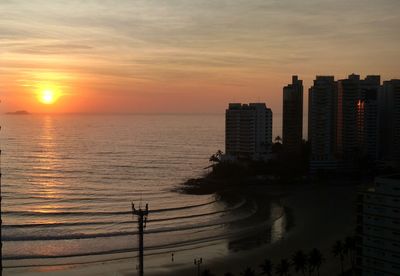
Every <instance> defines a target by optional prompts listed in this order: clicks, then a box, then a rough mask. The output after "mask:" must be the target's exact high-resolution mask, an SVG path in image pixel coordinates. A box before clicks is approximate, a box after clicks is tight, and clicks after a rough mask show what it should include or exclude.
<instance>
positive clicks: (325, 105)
mask: <svg viewBox="0 0 400 276" xmlns="http://www.w3.org/2000/svg"><path fill="white" fill-rule="evenodd" d="M336 86H337V84H336V82H335V79H334V77H333V76H317V77H316V79H315V80H314V84H313V86H312V87H311V88H310V89H309V107H308V108H309V112H308V122H309V125H308V139H309V141H310V144H311V162H310V169H311V171H313V172H316V171H318V170H330V169H336V167H337V160H336V156H335V152H336V102H337V100H336V99H337V95H336V94H337V93H336Z"/></svg>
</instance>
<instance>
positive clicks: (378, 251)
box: [356, 175, 400, 275]
mask: <svg viewBox="0 0 400 276" xmlns="http://www.w3.org/2000/svg"><path fill="white" fill-rule="evenodd" d="M357 209H358V211H357V243H356V249H357V250H356V251H357V259H356V263H357V268H358V270H359V271H358V272H359V273H358V274H357V275H400V239H399V236H400V175H391V176H386V177H377V178H376V179H375V187H374V188H371V189H369V190H368V191H365V192H360V193H359V195H358V206H357Z"/></svg>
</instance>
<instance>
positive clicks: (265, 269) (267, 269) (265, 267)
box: [260, 259, 273, 276]
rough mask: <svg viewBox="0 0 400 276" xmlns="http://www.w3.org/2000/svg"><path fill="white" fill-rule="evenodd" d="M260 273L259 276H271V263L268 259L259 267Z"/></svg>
mask: <svg viewBox="0 0 400 276" xmlns="http://www.w3.org/2000/svg"><path fill="white" fill-rule="evenodd" d="M260 267H261V270H262V273H261V275H268V276H271V275H272V267H273V265H272V262H271V260H270V259H265V260H264V263H263V264H261V265H260Z"/></svg>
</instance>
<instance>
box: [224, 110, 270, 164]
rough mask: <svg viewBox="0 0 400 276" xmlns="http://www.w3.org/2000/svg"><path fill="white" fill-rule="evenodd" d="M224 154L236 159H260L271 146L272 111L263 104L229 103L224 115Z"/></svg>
mask: <svg viewBox="0 0 400 276" xmlns="http://www.w3.org/2000/svg"><path fill="white" fill-rule="evenodd" d="M225 116H226V118H225V152H226V154H227V155H229V156H233V157H237V158H250V159H255V158H260V157H261V156H263V155H265V154H266V153H268V151H269V150H270V146H271V144H272V111H271V109H269V108H267V107H266V105H265V103H250V104H240V103H230V104H229V108H228V109H227V110H226V113H225Z"/></svg>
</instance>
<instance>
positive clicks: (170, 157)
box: [0, 114, 283, 267]
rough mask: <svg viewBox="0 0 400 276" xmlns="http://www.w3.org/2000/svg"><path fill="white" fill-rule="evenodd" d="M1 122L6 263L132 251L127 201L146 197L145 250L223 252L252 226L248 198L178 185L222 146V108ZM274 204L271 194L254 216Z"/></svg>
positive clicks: (272, 215) (133, 227)
mask: <svg viewBox="0 0 400 276" xmlns="http://www.w3.org/2000/svg"><path fill="white" fill-rule="evenodd" d="M1 125H2V129H1V133H0V134H1V149H2V175H3V177H2V197H3V201H2V219H3V226H2V240H3V259H4V266H5V267H20V266H31V265H32V266H33V265H37V264H38V263H42V264H46V265H47V264H70V263H72V262H75V261H76V257H90V258H91V259H90V261H93V260H95V261H96V260H104V259H107V260H109V259H111V260H112V259H113V258H114V257H115V256H117V255H118V254H119V255H118V257H121V254H126V257H130V256H134V255H136V250H137V246H138V245H137V224H136V221H137V218H134V217H133V215H132V213H131V202H134V203H135V206H137V207H138V206H139V205H141V206H142V207H144V206H145V204H146V203H148V204H149V209H150V213H149V216H148V220H147V225H146V230H145V231H146V235H145V247H146V254H157V253H159V252H177V251H179V250H187V249H192V250H195V249H196V248H201V247H205V246H209V244H210V243H211V242H212V243H214V244H215V243H216V242H217V243H219V244H220V245H221V246H220V248H222V249H221V251H220V252H219V253H218V254H225V253H227V252H228V251H229V250H230V248H231V246H232V243H230V241H232V237H240V236H244V235H245V234H246V233H248V232H249V231H254V229H256V228H257V225H252V227H250V228H249V227H248V224H247V221H249V220H251V219H252V218H253V217H254V215H255V213H257V208H258V207H257V206H256V205H255V204H254V202H251V200H249V199H248V198H246V197H242V198H238V199H237V200H235V201H234V202H229V203H227V202H224V201H223V200H221V199H220V198H219V197H218V196H217V195H189V194H183V193H178V192H177V191H176V188H179V187H180V185H182V183H183V182H184V181H185V180H187V179H189V178H195V177H200V176H201V175H202V174H204V173H205V172H207V169H205V168H206V167H207V166H208V165H209V161H208V159H209V157H210V155H211V154H213V153H215V152H216V151H217V150H218V149H221V150H223V149H224V115H222V114H219V115H26V116H22V115H21V116H15V115H14V116H13V115H8V116H2V119H1ZM281 213H282V208H281V207H280V206H279V205H278V204H276V203H273V202H271V206H270V210H269V212H268V214H269V215H268V218H265V220H264V221H263V222H262V223H265V221H267V220H271V219H273V220H275V219H276V218H280V217H281ZM260 227H261V224H260ZM262 227H265V225H263V226H262ZM278 228H279V227H278ZM277 231H278V232H279V233H275V237H273V239H278V238H279V237H280V236H281V235H282V231H283V230H282V229H278V230H277ZM221 252H222V253H221ZM73 258H75V259H73ZM80 261H83V259H80Z"/></svg>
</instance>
